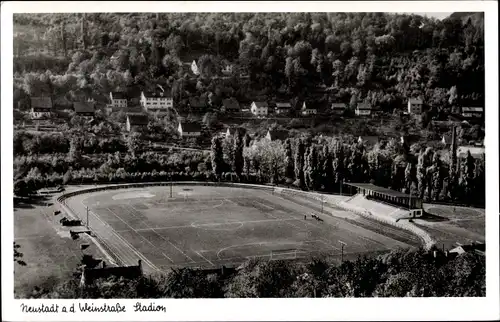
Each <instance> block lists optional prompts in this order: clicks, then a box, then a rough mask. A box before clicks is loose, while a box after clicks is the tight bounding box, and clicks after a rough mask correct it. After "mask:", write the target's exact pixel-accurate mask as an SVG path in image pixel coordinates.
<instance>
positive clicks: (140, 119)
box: [127, 113, 149, 125]
mask: <svg viewBox="0 0 500 322" xmlns="http://www.w3.org/2000/svg"><path fill="white" fill-rule="evenodd" d="M127 119H128V121H129V122H130V125H147V124H148V123H149V119H148V116H147V115H146V114H142V113H128V114H127Z"/></svg>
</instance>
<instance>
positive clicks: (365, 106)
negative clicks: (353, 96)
mask: <svg viewBox="0 0 500 322" xmlns="http://www.w3.org/2000/svg"><path fill="white" fill-rule="evenodd" d="M354 113H355V114H356V115H357V116H368V115H371V114H372V106H371V105H370V104H369V103H358V105H357V106H356V109H355V110H354Z"/></svg>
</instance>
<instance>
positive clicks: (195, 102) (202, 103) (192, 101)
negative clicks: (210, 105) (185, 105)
mask: <svg viewBox="0 0 500 322" xmlns="http://www.w3.org/2000/svg"><path fill="white" fill-rule="evenodd" d="M189 105H190V106H191V107H194V108H204V107H207V100H206V99H204V98H202V97H190V98H189Z"/></svg>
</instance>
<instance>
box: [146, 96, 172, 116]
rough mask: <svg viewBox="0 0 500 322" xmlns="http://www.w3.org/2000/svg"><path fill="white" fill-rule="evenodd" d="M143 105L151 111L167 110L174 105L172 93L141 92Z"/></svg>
mask: <svg viewBox="0 0 500 322" xmlns="http://www.w3.org/2000/svg"><path fill="white" fill-rule="evenodd" d="M141 106H142V107H143V108H145V109H146V110H147V111H150V112H157V111H160V112H161V111H166V110H167V109H168V108H172V107H173V106H174V100H173V99H172V96H171V95H167V94H166V93H165V92H162V91H158V92H146V93H144V92H141Z"/></svg>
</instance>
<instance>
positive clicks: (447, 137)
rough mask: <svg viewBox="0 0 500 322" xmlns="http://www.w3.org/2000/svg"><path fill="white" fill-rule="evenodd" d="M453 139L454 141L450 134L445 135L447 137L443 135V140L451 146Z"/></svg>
mask: <svg viewBox="0 0 500 322" xmlns="http://www.w3.org/2000/svg"><path fill="white" fill-rule="evenodd" d="M451 139H452V136H451V135H450V134H445V135H443V137H442V139H441V140H444V143H445V144H451V143H452V142H451Z"/></svg>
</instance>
